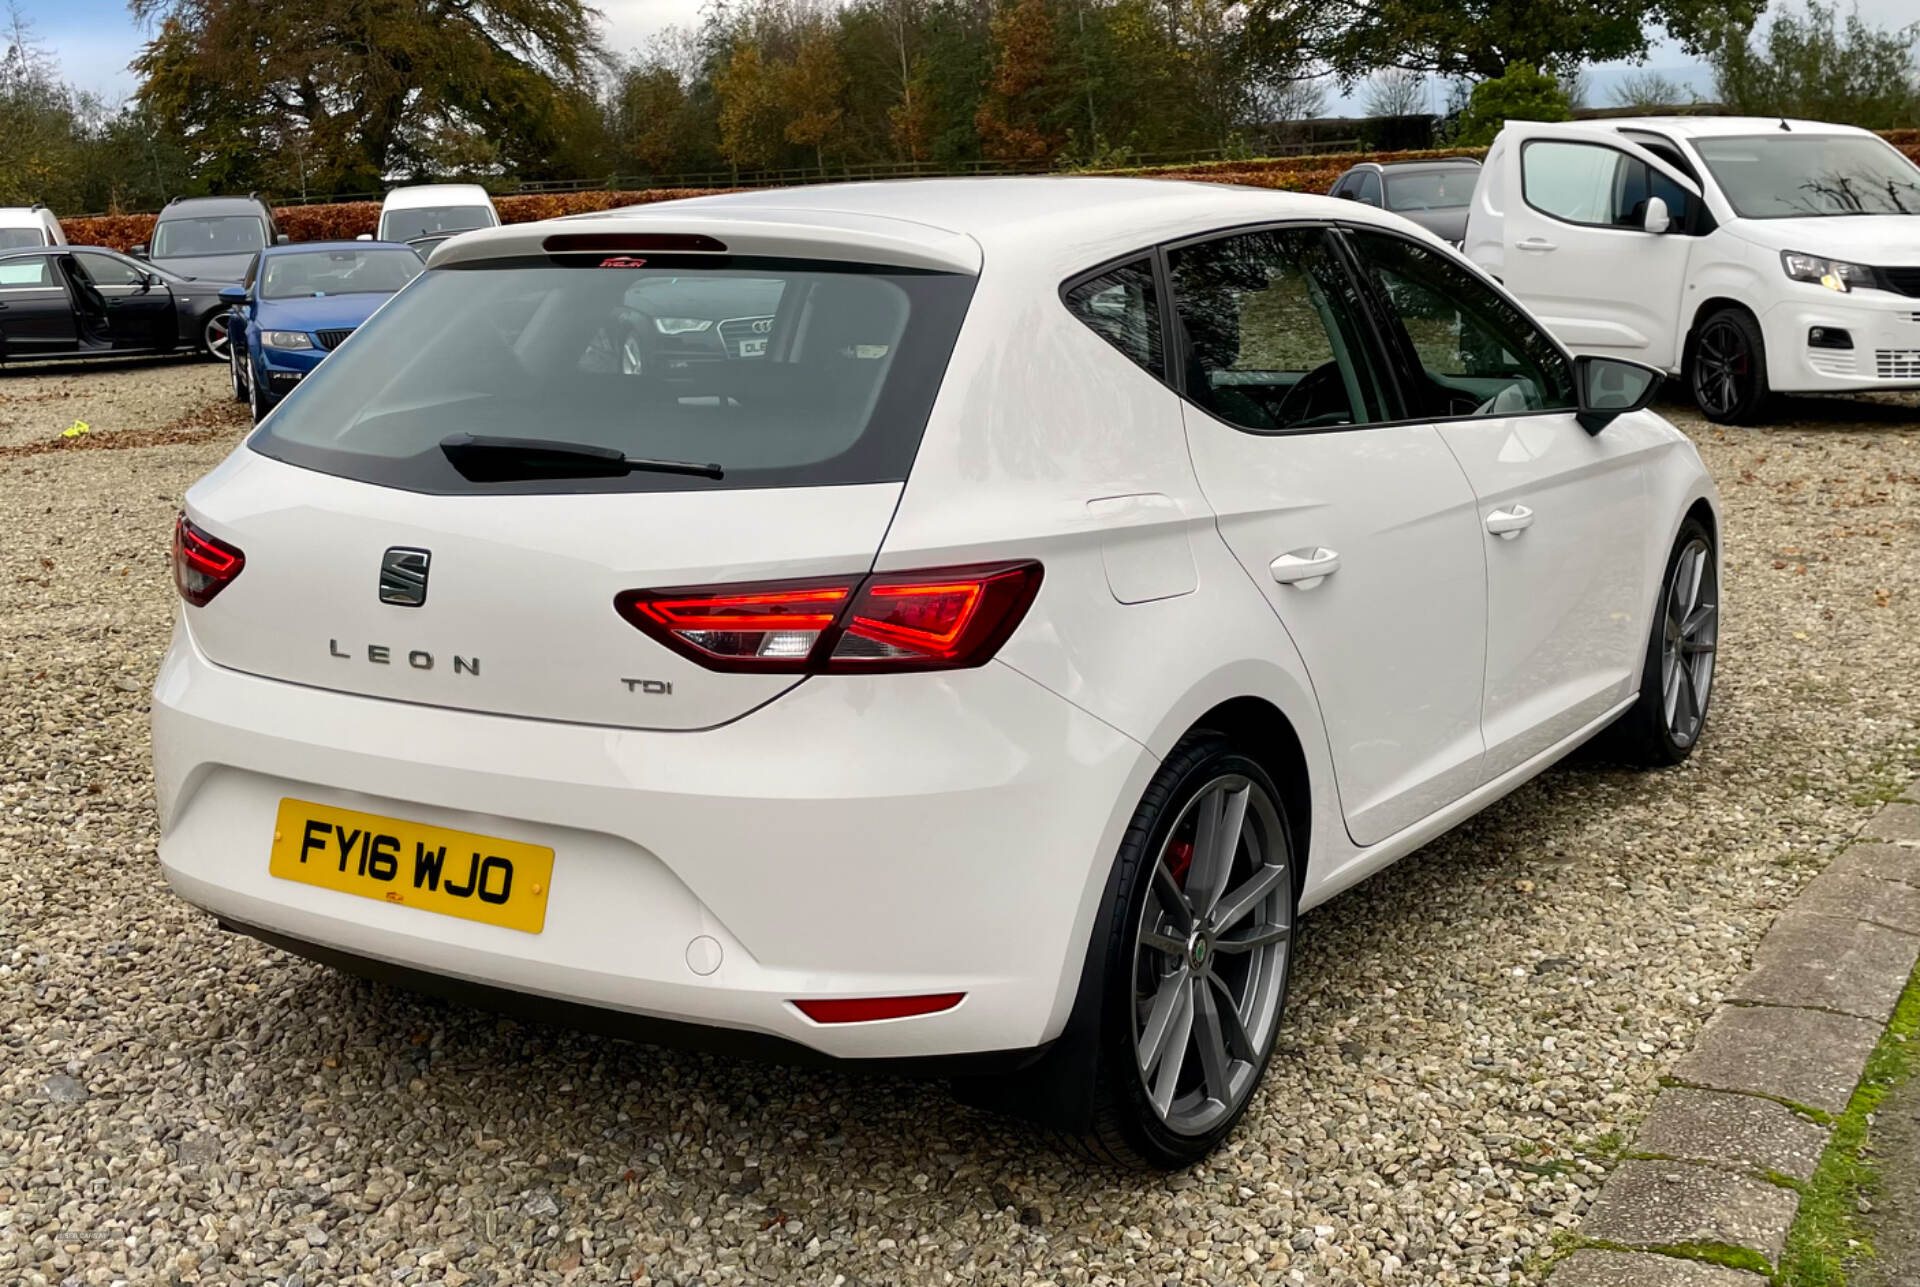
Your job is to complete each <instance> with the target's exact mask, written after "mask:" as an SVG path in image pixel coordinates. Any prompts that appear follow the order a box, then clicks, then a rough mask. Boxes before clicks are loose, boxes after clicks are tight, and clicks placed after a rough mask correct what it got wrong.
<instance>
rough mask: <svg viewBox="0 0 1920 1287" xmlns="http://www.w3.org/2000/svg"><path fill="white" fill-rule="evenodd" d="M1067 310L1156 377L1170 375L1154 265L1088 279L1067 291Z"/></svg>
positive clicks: (1142, 261)
mask: <svg viewBox="0 0 1920 1287" xmlns="http://www.w3.org/2000/svg"><path fill="white" fill-rule="evenodd" d="M1066 301H1067V307H1068V308H1069V309H1071V310H1072V311H1073V315H1074V316H1075V317H1078V318H1079V319H1080V320H1081V321H1083V322H1085V323H1086V324H1087V325H1088V326H1089V327H1091V328H1092V330H1093V332H1094V334H1096V335H1098V336H1099V337H1100V338H1101V339H1103V340H1105V341H1106V342H1107V343H1109V344H1111V345H1113V347H1115V348H1116V349H1119V350H1120V351H1121V352H1122V353H1124V354H1126V355H1127V356H1128V357H1130V358H1132V359H1133V360H1134V361H1135V362H1136V363H1138V364H1139V365H1140V366H1141V367H1142V368H1143V369H1145V370H1146V371H1148V372H1149V373H1151V374H1152V375H1153V376H1154V377H1155V378H1159V377H1161V376H1164V375H1165V374H1166V369H1167V367H1166V360H1165V358H1164V356H1163V350H1162V348H1161V342H1160V299H1159V296H1158V295H1157V294H1156V293H1155V291H1154V288H1153V263H1152V261H1151V260H1146V259H1137V260H1135V261H1134V262H1133V263H1130V264H1125V265H1122V266H1121V267H1119V268H1115V269H1112V270H1111V271H1108V272H1104V273H1102V274H1100V275H1099V276H1098V277H1092V278H1088V279H1087V280H1086V281H1083V282H1081V283H1080V284H1079V285H1077V286H1074V287H1072V288H1070V289H1069V290H1068V291H1067V292H1066Z"/></svg>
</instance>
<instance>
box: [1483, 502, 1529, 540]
mask: <svg viewBox="0 0 1920 1287" xmlns="http://www.w3.org/2000/svg"><path fill="white" fill-rule="evenodd" d="M1532 526H1533V511H1532V510H1530V509H1528V508H1527V507H1526V506H1525V505H1515V506H1514V507H1513V508H1512V509H1496V510H1495V511H1493V513H1491V514H1489V515H1487V530H1488V531H1489V532H1492V533H1493V534H1494V535H1495V536H1497V537H1499V538H1500V539H1501V540H1503V541H1511V540H1512V539H1513V538H1514V537H1516V536H1518V535H1520V533H1522V532H1524V531H1526V530H1527V529H1528V528H1529V527H1532Z"/></svg>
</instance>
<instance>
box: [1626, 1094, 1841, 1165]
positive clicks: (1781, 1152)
mask: <svg viewBox="0 0 1920 1287" xmlns="http://www.w3.org/2000/svg"><path fill="white" fill-rule="evenodd" d="M1826 1146H1827V1131H1826V1128H1825V1127H1823V1126H1820V1125H1818V1124H1816V1123H1814V1122H1810V1121H1808V1120H1807V1119H1806V1118H1804V1117H1802V1116H1800V1115H1799V1114H1798V1113H1796V1112H1794V1111H1793V1110H1792V1109H1790V1108H1786V1107H1783V1106H1781V1105H1779V1104H1776V1103H1774V1102H1773V1101H1772V1100H1771V1099H1760V1098H1758V1097H1757V1096H1753V1095H1729V1094H1723V1093H1721V1092H1720V1091H1715V1090H1693V1089H1690V1088H1689V1087H1686V1086H1669V1087H1667V1088H1666V1089H1665V1090H1663V1091H1661V1092H1660V1098H1658V1099H1656V1100H1655V1101H1654V1102H1653V1113H1652V1115H1651V1116H1649V1117H1648V1118H1647V1120H1646V1123H1645V1124H1644V1125H1643V1126H1641V1128H1640V1134H1639V1135H1638V1136H1637V1137H1636V1138H1635V1139H1634V1141H1633V1147H1634V1150H1635V1151H1636V1152H1640V1153H1659V1154H1662V1155H1664V1156H1667V1157H1677V1158H1684V1159H1687V1160H1690V1161H1695V1162H1718V1163H1722V1164H1724V1165H1729V1166H1740V1167H1745V1168H1747V1169H1749V1170H1754V1171H1774V1172H1778V1173H1779V1174H1781V1175H1790V1176H1792V1177H1793V1178H1794V1179H1796V1180H1810V1179H1812V1178H1813V1168H1814V1166H1815V1164H1816V1163H1818V1162H1819V1161H1820V1151H1821V1150H1822V1149H1824V1148H1825V1147H1826Z"/></svg>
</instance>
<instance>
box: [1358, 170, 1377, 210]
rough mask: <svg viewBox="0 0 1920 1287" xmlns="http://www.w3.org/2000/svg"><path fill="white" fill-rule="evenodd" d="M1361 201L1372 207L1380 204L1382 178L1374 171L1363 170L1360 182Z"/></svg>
mask: <svg viewBox="0 0 1920 1287" xmlns="http://www.w3.org/2000/svg"><path fill="white" fill-rule="evenodd" d="M1357 186H1358V192H1359V197H1360V200H1362V201H1364V202H1366V203H1367V204H1368V205H1370V206H1377V205H1379V204H1380V176H1379V175H1377V174H1375V173H1374V172H1373V171H1372V170H1362V171H1361V172H1360V178H1359V182H1358V185H1357Z"/></svg>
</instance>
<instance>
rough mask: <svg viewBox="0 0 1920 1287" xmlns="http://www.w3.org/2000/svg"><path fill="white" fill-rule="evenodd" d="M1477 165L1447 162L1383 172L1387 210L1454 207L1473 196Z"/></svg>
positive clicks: (1447, 208) (1464, 203) (1477, 173)
mask: <svg viewBox="0 0 1920 1287" xmlns="http://www.w3.org/2000/svg"><path fill="white" fill-rule="evenodd" d="M1479 174H1480V171H1479V169H1478V168H1476V167H1474V166H1471V165H1455V166H1449V167H1448V168H1447V169H1444V170H1415V171H1414V172H1413V173H1411V174H1399V173H1395V174H1389V175H1388V176H1387V209H1389V210H1458V209H1461V208H1462V207H1464V206H1465V205H1466V204H1467V202H1468V201H1469V200H1470V199H1471V198H1472V196H1473V181H1474V179H1476V178H1477V177H1479Z"/></svg>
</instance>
